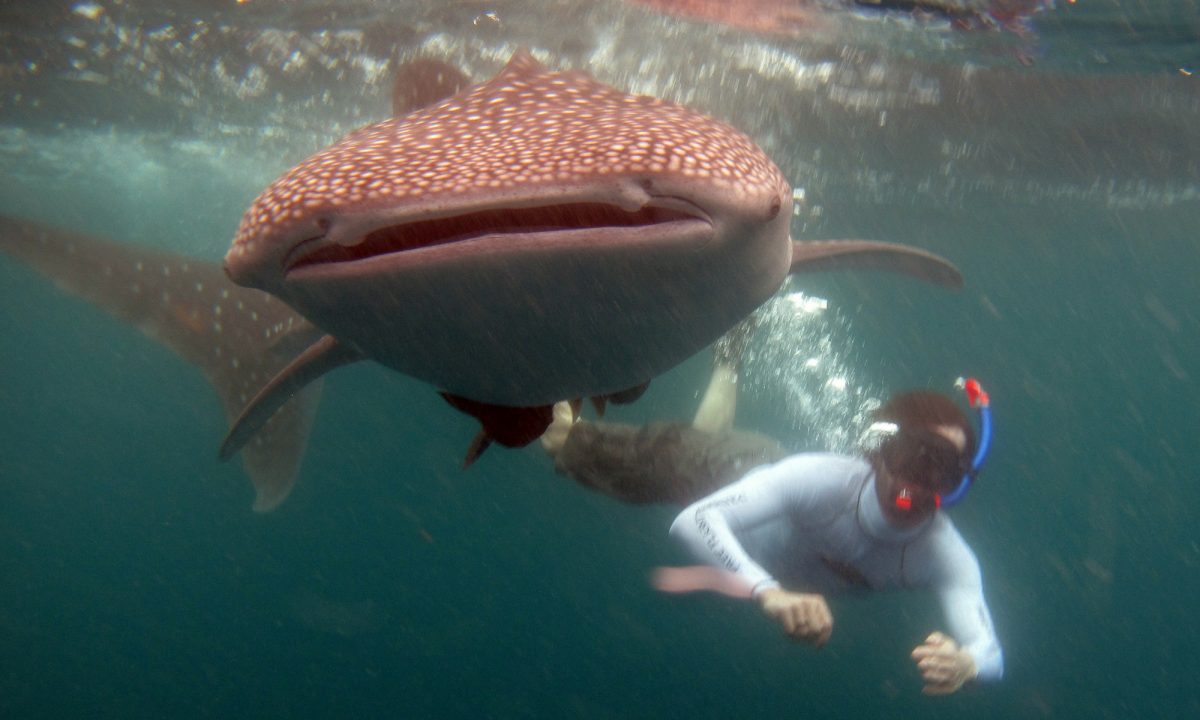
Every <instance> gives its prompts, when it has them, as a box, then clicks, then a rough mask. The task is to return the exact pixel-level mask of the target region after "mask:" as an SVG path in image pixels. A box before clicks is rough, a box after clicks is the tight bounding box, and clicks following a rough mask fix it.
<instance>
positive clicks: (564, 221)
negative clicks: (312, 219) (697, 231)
mask: <svg viewBox="0 0 1200 720" xmlns="http://www.w3.org/2000/svg"><path fill="white" fill-rule="evenodd" d="M697 219H702V218H698V217H697V216H696V215H692V214H688V213H686V212H682V211H679V210H675V209H671V208H664V207H655V206H650V205H648V206H645V207H642V208H640V209H638V210H636V211H634V212H629V211H627V210H623V209H621V208H620V207H617V206H616V205H608V204H604V203H568V204H564V205H547V206H541V207H526V208H499V209H494V210H482V211H480V212H474V213H465V214H463V215H453V216H450V217H444V218H436V219H434V220H422V221H420V222H413V223H405V224H401V225H390V226H388V227H384V228H380V229H378V230H375V231H373V232H371V233H369V234H368V235H367V236H366V237H365V238H363V241H362V242H360V243H357V244H355V245H350V246H343V245H332V244H331V245H325V246H323V247H321V248H318V249H316V250H314V251H313V252H311V253H307V254H305V255H304V256H302V257H300V258H298V259H297V260H296V261H295V262H292V263H290V265H289V266H288V268H287V269H288V271H289V272H290V271H292V270H296V269H297V268H301V267H305V266H308V265H321V264H330V263H342V262H352V261H354V260H362V259H364V258H370V257H377V256H379V255H389V254H392V253H398V252H405V251H407V250H418V249H421V248H428V247H433V246H435V245H445V244H448V243H455V242H462V241H464V240H470V239H471V238H476V237H480V236H483V235H505V234H518V233H520V234H533V233H544V232H561V231H565V230H585V229H589V228H622V227H649V226H652V225H661V224H664V223H671V222H681V221H690V220H697Z"/></svg>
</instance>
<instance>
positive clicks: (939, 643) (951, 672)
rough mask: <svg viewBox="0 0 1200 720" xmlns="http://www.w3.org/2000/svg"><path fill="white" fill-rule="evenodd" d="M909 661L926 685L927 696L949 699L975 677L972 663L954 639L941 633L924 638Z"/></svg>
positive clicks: (973, 662)
mask: <svg viewBox="0 0 1200 720" xmlns="http://www.w3.org/2000/svg"><path fill="white" fill-rule="evenodd" d="M912 659H913V660H914V661H916V663H917V668H918V669H919V670H920V671H921V679H922V680H924V681H925V688H924V690H923V692H924V693H925V694H926V695H949V694H950V693H952V692H955V691H956V690H958V689H959V688H960V687H962V686H963V683H965V682H966V681H968V680H970V679H971V678H973V677H975V659H974V658H973V657H971V654H970V653H969V652H967V651H966V650H963V649H962V648H960V647H959V646H958V643H956V642H954V639H953V638H951V637H950V636H948V635H945V634H943V633H940V632H935V633H932V634H931V635H930V636H929V637H927V638H925V642H924V643H922V644H921V645H918V646H917V647H916V649H914V650H913V651H912Z"/></svg>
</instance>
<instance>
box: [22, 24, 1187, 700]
mask: <svg viewBox="0 0 1200 720" xmlns="http://www.w3.org/2000/svg"><path fill="white" fill-rule="evenodd" d="M736 4H737V5H739V6H742V7H746V8H757V10H758V12H757V14H754V15H753V17H755V18H757V19H758V22H757V24H755V23H748V24H733V23H731V22H730V19H729V18H728V17H721V18H714V17H711V16H706V15H704V14H696V13H694V12H689V11H692V10H696V9H698V8H699V9H703V8H704V6H705V4H704V3H699V2H684V1H683V0H680V2H666V1H656V2H641V1H639V2H633V1H630V2H624V1H621V0H603V1H594V0H539V1H525V2H519V1H517V0H499V1H497V2H487V3H484V2H476V1H475V0H444V1H430V2H416V1H407V2H405V1H399V0H397V1H394V2H384V1H382V0H380V1H379V2H342V3H338V2H315V1H314V0H295V1H288V0H244V1H242V0H227V1H222V2H196V1H191V2H187V1H183V0H173V1H168V2H161V1H160V2H149V1H143V0H124V1H121V0H82V1H80V2H58V3H54V2H46V3H40V2H39V3H11V4H6V5H5V6H4V7H2V8H0V161H2V166H0V214H3V215H9V216H17V217H23V218H28V219H31V220H37V221H39V222H43V223H48V224H52V225H57V226H61V227H64V228H69V229H71V230H74V231H76V232H81V233H88V234H94V235H99V236H105V237H109V238H113V239H116V240H118V241H120V242H122V243H128V244H130V245H132V246H151V247H155V248H159V249H166V250H170V251H172V252H176V253H182V254H186V255H190V256H194V257H196V258H201V259H205V260H209V261H219V260H220V258H221V257H222V255H223V253H224V252H225V250H226V249H227V248H228V246H229V243H230V241H231V239H232V237H233V235H234V231H235V229H236V227H237V224H238V222H239V220H240V219H241V216H242V213H243V212H244V211H245V209H246V207H247V206H248V205H249V204H250V202H251V201H252V200H253V199H254V197H255V196H256V195H257V194H258V192H260V191H261V190H262V188H264V187H265V186H266V185H267V184H269V183H270V182H271V181H272V180H273V179H274V178H276V177H277V176H278V175H279V174H281V173H282V172H284V171H285V170H287V169H288V168H290V167H292V166H294V165H295V164H296V163H297V162H299V161H300V160H302V159H303V158H305V157H307V156H309V155H310V154H312V153H313V152H315V151H317V150H319V149H320V148H322V147H324V146H325V145H327V144H329V143H330V142H332V141H334V140H336V139H337V138H339V137H341V136H342V135H344V134H345V133H347V132H349V131H351V130H353V129H354V128H356V127H359V126H361V125H363V124H366V123H368V122H374V121H376V120H379V119H382V118H385V117H387V115H388V114H389V112H390V108H391V94H392V79H393V75H394V72H395V70H396V68H397V66H398V65H399V64H400V63H403V62H404V61H406V60H408V59H412V58H418V57H421V58H434V59H438V60H442V61H444V62H447V63H449V64H451V65H454V66H456V67H458V68H460V69H462V70H463V71H464V72H465V73H466V74H467V75H468V76H469V77H471V78H472V79H473V80H475V81H480V80H483V79H486V78H488V77H491V76H492V75H493V74H494V73H495V72H496V71H497V70H498V69H499V68H500V67H501V66H502V65H503V63H504V62H505V61H506V60H507V59H508V57H509V56H511V55H512V53H513V52H514V51H515V50H517V49H518V48H521V47H526V48H529V49H530V50H531V51H532V52H533V53H534V55H535V56H536V57H537V58H538V59H539V60H541V61H543V62H545V63H546V64H548V65H549V66H551V67H554V68H562V69H567V68H573V69H581V70H585V71H586V72H588V73H590V74H591V75H593V76H595V77H596V78H598V79H599V80H601V81H603V82H606V83H610V84H612V85H614V86H616V87H619V88H621V89H623V90H628V91H632V92H638V93H645V94H652V95H656V96H659V97H664V98H668V99H671V100H675V101H678V102H682V103H685V104H687V105H689V106H691V107H694V108H697V109H699V110H701V111H703V112H705V113H707V114H710V115H713V116H715V117H717V118H720V119H722V120H725V121H727V122H729V123H731V124H733V125H735V126H736V127H738V128H740V129H742V130H743V131H745V132H746V133H747V134H749V135H750V136H751V137H752V138H754V140H755V141H757V142H758V143H759V144H760V145H761V146H762V147H763V148H764V149H765V150H766V152H767V153H768V154H769V155H771V156H772V158H773V159H774V160H775V161H776V163H777V164H778V165H779V166H780V167H781V169H782V170H783V172H784V174H785V175H786V176H787V177H788V179H789V181H790V182H791V183H792V185H793V186H794V187H795V188H796V199H797V204H796V209H795V217H794V218H793V224H792V233H793V236H794V237H796V238H801V239H803V238H814V239H815V238H836V237H862V238H871V239H878V240H888V241H893V242H901V243H906V244H910V245H914V246H917V247H920V248H923V249H926V250H929V251H932V252H936V253H938V254H941V255H943V256H945V257H946V258H948V259H950V260H951V261H953V262H954V263H955V264H956V265H957V266H958V267H960V268H961V269H962V271H963V274H964V276H965V278H966V286H965V289H963V290H962V291H960V292H951V291H946V290H942V289H938V288H933V287H930V286H926V285H923V284H918V283H915V282H912V281H910V280H907V279H904V278H898V277H894V276H890V275H883V274H871V273H860V274H832V273H831V274H826V275H802V276H799V277H796V278H793V279H792V280H791V281H790V282H789V285H788V287H787V288H785V289H784V290H783V291H782V292H781V294H780V295H779V297H777V298H776V299H774V300H772V301H771V302H770V303H768V305H767V306H766V307H765V308H764V309H763V310H762V311H761V313H762V318H763V322H761V323H760V327H759V331H758V334H757V336H756V338H755V339H754V342H753V345H752V349H751V354H750V356H749V360H748V363H747V367H746V369H745V375H746V378H745V383H746V389H747V392H746V394H745V396H744V400H743V402H742V403H741V404H740V406H739V409H738V413H739V414H738V424H739V425H741V426H743V427H747V428H754V429H757V430H761V431H764V432H767V433H769V434H771V435H773V436H775V437H777V438H779V439H780V440H782V441H784V442H785V443H786V444H787V445H789V446H791V447H794V448H797V449H821V448H827V447H835V448H838V449H843V450H846V449H850V448H851V447H852V445H853V441H854V439H855V437H856V435H855V433H854V432H851V431H849V430H848V428H849V427H851V426H854V425H855V424H856V423H860V422H861V420H862V417H863V413H864V411H865V410H866V409H869V408H870V407H871V406H872V403H874V402H877V401H878V399H879V398H882V397H884V396H886V394H888V393H890V392H892V391H895V390H899V389H902V388H908V387H914V386H929V387H933V388H935V389H942V390H945V391H947V392H951V391H952V383H953V382H954V379H955V378H956V377H957V376H959V375H966V374H969V375H973V376H975V377H978V378H979V379H980V380H981V381H982V382H983V383H984V385H985V386H986V387H987V389H988V390H989V392H990V395H991V398H992V408H993V413H994V418H995V433H996V435H995V442H994V446H993V449H992V453H991V455H990V457H989V458H988V465H987V467H986V469H985V470H984V472H983V473H982V474H981V476H980V478H979V480H978V481H977V482H976V484H975V487H974V488H973V489H972V491H971V493H970V495H969V497H968V498H967V500H966V501H965V502H964V503H963V504H962V505H960V506H957V507H955V508H954V510H953V511H952V512H953V519H954V522H955V524H956V526H957V527H958V529H959V530H960V532H961V533H962V534H963V536H964V537H965V538H966V540H967V541H968V543H970V545H971V546H972V548H973V549H974V550H975V552H976V554H977V555H978V557H979V561H980V564H981V566H982V569H983V574H984V590H985V593H986V595H987V599H988V602H989V606H990V609H991V612H992V615H993V619H994V621H995V624H996V628H997V632H998V634H999V637H1000V640H1001V642H1002V644H1003V646H1004V651H1005V676H1004V679H1003V680H1002V681H1001V682H999V683H996V684H990V685H979V686H976V687H970V688H967V689H965V690H964V691H963V692H961V693H958V694H956V695H953V696H949V697H941V698H930V697H926V696H923V695H922V694H921V682H920V678H919V674H918V672H917V670H916V668H915V667H914V665H913V663H912V662H911V661H910V660H909V658H908V654H909V652H910V650H911V649H912V648H913V647H914V646H916V645H917V644H918V643H920V642H921V641H922V640H923V639H924V637H925V636H926V635H927V634H928V633H929V632H930V631H932V630H934V629H937V628H938V627H940V625H941V616H940V613H939V612H938V609H937V607H936V603H935V602H933V598H931V597H929V596H926V595H921V594H904V593H901V594H887V595H879V596H871V597H865V596H864V597H839V598H833V599H831V609H832V611H833V614H834V618H835V629H834V633H833V636H832V640H831V641H830V642H829V644H828V645H827V646H826V647H825V648H824V649H822V650H820V651H814V650H813V649H811V648H809V647H806V646H799V645H794V644H792V643H790V642H788V641H787V640H786V639H785V638H784V637H783V636H782V635H781V633H780V632H779V631H778V628H777V627H776V626H775V625H774V624H773V623H771V622H770V621H768V620H767V619H766V618H765V617H764V616H762V614H761V612H760V611H759V610H758V609H757V608H756V607H754V606H753V605H751V604H747V603H743V602H739V601H735V600H731V599H728V598H724V597H717V596H687V597H678V596H664V595H660V594H658V593H656V591H654V590H653V589H652V588H651V587H650V586H649V584H648V582H647V578H648V575H649V573H650V571H651V570H652V569H653V568H654V567H655V566H658V565H667V564H682V563H686V562H688V558H687V557H686V556H685V555H684V553H683V551H682V550H681V549H680V548H678V547H676V546H675V545H673V544H672V543H671V542H669V541H668V538H667V528H668V527H669V525H670V523H671V521H672V520H673V518H674V516H675V513H676V509H674V508H670V507H630V506H624V505H621V504H619V503H617V502H615V501H613V500H611V499H609V498H607V497H603V496H600V495H596V494H593V493H590V492H588V491H587V490H585V489H584V488H582V487H579V486H576V485H574V484H572V483H570V482H569V481H568V480H566V479H564V478H563V477H561V476H559V475H556V474H555V473H554V470H553V465H552V463H551V462H550V461H549V460H548V459H547V458H546V457H545V456H544V455H543V454H542V451H541V450H540V448H538V447H537V445H536V444H534V445H532V446H530V447H528V448H525V449H522V450H518V451H513V450H507V449H503V448H494V449H492V450H490V451H489V452H488V453H487V454H486V455H484V456H483V457H482V458H481V459H480V460H479V461H478V462H476V463H475V465H474V466H472V467H471V468H469V469H468V470H466V471H463V470H461V469H460V465H461V462H462V458H463V455H464V452H465V451H466V448H467V446H468V444H469V442H470V440H471V438H472V436H473V435H474V433H475V431H476V429H477V425H476V424H475V423H474V421H472V420H471V419H470V418H468V417H466V416H464V415H461V414H459V413H457V412H455V411H453V410H452V409H451V408H449V407H448V406H447V405H446V404H445V403H444V402H443V401H442V400H441V399H440V398H439V397H438V396H437V394H436V393H435V392H434V391H433V390H434V389H433V388H431V387H429V386H427V385H425V384H422V383H420V382H418V381H416V380H413V379H410V378H407V377H404V376H402V375H399V374H398V373H395V372H392V371H389V370H386V369H384V368H382V367H381V366H378V365H373V364H358V365H354V366H350V367H347V368H345V369H342V370H339V371H338V372H336V373H333V374H332V375H330V376H329V377H328V378H327V380H326V382H325V388H324V394H323V398H322V401H321V406H320V409H319V414H318V415H317V418H316V422H315V425H314V427H313V431H312V434H311V437H310V439H309V443H308V450H307V454H306V456H305V458H304V461H303V465H302V468H301V471H300V475H299V478H298V481H297V484H296V487H295V489H294V490H293V492H292V494H291V495H290V497H289V498H288V499H287V500H286V501H285V502H284V503H283V504H282V505H281V506H280V507H279V508H278V509H276V510H274V511H272V512H270V513H265V514H260V513H254V512H252V510H251V503H252V501H253V497H254V495H253V490H252V488H251V485H250V483H249V482H248V480H247V478H246V475H245V474H244V473H243V471H242V469H241V467H240V464H239V463H237V462H230V463H221V462H219V461H218V460H217V448H218V446H219V445H220V442H221V440H222V438H223V437H224V434H225V431H226V422H225V418H224V416H223V414H222V409H221V406H220V403H219V402H218V401H217V398H216V396H215V394H214V393H213V392H212V390H211V388H210V386H209V385H208V384H207V383H206V382H205V380H204V378H203V377H202V376H201V374H200V373H199V372H197V370H196V369H195V368H194V367H193V366H192V365H189V364H188V363H187V362H185V361H184V360H182V359H180V358H179V357H177V356H176V355H174V354H173V353H172V352H171V351H169V350H167V349H166V348H164V347H163V346H162V345H159V344H158V343H156V342H154V341H152V340H150V339H148V338H147V337H145V336H144V335H142V334H141V333H140V332H138V330H137V329H135V328H132V327H130V326H128V325H126V324H124V323H122V322H120V321H118V320H115V319H113V318H111V317H110V316H109V315H107V314H106V313H105V312H104V311H103V310H100V309H98V308H96V307H93V306H91V305H88V304H86V303H84V302H81V301H79V300H78V299H77V298H74V297H72V296H69V295H67V294H65V293H63V292H61V291H58V290H56V289H55V288H54V286H53V285H52V284H50V283H48V282H46V281H45V280H44V279H43V278H42V277H41V276H40V275H38V274H36V273H35V272H33V271H31V270H30V269H29V268H27V267H26V266H24V265H22V264H20V263H18V262H16V261H14V260H12V259H10V258H8V257H6V256H0V410H2V412H0V716H3V717H11V718H73V717H89V718H91V717H115V718H135V717H173V718H190V717H254V718H324V717H406V718H407V717H436V718H457V717H463V718H467V717H470V718H478V717H493V718H526V717H571V718H626V717H630V718H644V717H691V718H728V717H734V718H736V717H749V716H764V715H772V716H792V717H796V716H799V717H805V718H910V717H916V716H917V715H918V714H920V715H921V716H924V717H931V718H940V717H945V718H949V717H964V716H968V715H969V716H970V717H974V718H978V719H980V720H982V719H983V718H1089V719H1090V718H1129V717H1138V718H1194V717H1200V689H1197V685H1196V681H1195V678H1196V677H1197V675H1198V674H1200V653H1198V652H1197V649H1196V648H1197V646H1200V624H1198V623H1197V621H1196V614H1195V607H1196V598H1197V597H1198V596H1200V531H1198V530H1197V527H1200V482H1197V480H1198V476H1197V468H1200V448H1198V445H1197V441H1196V435H1197V430H1198V429H1200V411H1198V410H1197V408H1198V407H1200V387H1198V385H1197V382H1198V380H1200V341H1198V340H1197V338H1198V337H1200V284H1198V283H1197V278H1198V277H1200V245H1198V242H1197V240H1198V237H1197V228H1200V3H1197V2H1196V0H1153V1H1151V0H1142V1H1129V0H1076V1H1074V2H1068V1H1066V0H1058V2H1057V3H1043V2H1008V3H1005V2H995V3H987V2H969V1H967V0H963V1H962V2H955V1H954V0H947V1H946V2H929V3H922V5H927V6H928V8H927V9H926V10H924V11H922V12H919V13H916V14H912V13H908V12H904V11H900V10H892V11H884V10H881V9H879V8H876V7H867V5H871V3H855V2H850V1H847V2H835V1H834V0H823V1H820V2H817V1H814V2H808V3H806V2H802V1H796V2H791V3H781V2H776V1H775V0H759V1H758V2H751V1H749V0H740V1H739V2H738V3H736ZM885 4H886V3H885ZM893 4H897V3H893ZM898 4H900V5H906V4H907V5H911V4H912V3H898ZM1001 6H1007V7H1017V6H1020V8H1021V10H1022V11H1023V12H1022V13H1020V14H1019V17H1017V18H1015V19H1013V20H1011V21H1006V22H999V21H996V20H994V18H993V19H992V20H989V19H988V18H992V16H991V15H988V11H989V9H995V8H999V7H1001ZM946 8H949V10H946ZM956 8H957V9H956ZM963 8H966V9H965V10H963ZM943 10H945V11H943ZM951 10H952V11H953V12H951ZM964 12H965V13H968V15H967V16H966V17H968V18H969V22H968V21H964V20H963V17H964V15H963V14H962V13H964ZM762 18H765V20H762ZM764 23H765V25H764ZM470 351H471V349H470V348H463V352H464V353H469V352H470ZM709 362H710V356H709V355H708V353H703V354H701V355H700V356H697V357H694V358H692V359H690V360H688V361H687V362H685V363H684V364H683V365H681V366H679V367H678V368H676V369H675V370H672V371H671V372H670V373H668V374H666V375H665V376H663V377H660V378H656V379H655V380H654V382H653V383H652V384H651V386H650V388H649V390H648V392H647V394H646V395H645V396H644V397H643V398H642V399H641V400H639V401H638V402H637V403H634V404H632V405H628V406H622V407H616V408H613V409H611V411H610V412H611V416H612V417H615V418H616V419H619V420H623V421H627V422H648V421H651V420H660V419H672V418H673V419H687V418H689V417H690V416H691V414H692V413H693V412H694V410H695V406H696V404H697V402H698V395H699V391H700V390H701V389H702V387H703V385H704V383H705V381H706V378H707V372H708V369H709Z"/></svg>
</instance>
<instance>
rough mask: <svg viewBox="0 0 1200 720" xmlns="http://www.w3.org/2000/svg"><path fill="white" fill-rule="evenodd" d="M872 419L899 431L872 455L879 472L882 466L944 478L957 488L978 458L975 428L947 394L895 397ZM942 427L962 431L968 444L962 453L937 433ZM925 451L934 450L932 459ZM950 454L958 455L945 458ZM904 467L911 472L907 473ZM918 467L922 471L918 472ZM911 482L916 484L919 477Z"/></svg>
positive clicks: (911, 393)
mask: <svg viewBox="0 0 1200 720" xmlns="http://www.w3.org/2000/svg"><path fill="white" fill-rule="evenodd" d="M873 418H874V420H875V421H876V422H888V423H895V424H896V426H897V427H898V429H899V432H898V433H897V434H896V435H894V436H892V437H890V438H888V439H886V440H885V441H884V442H883V443H881V444H880V445H879V447H877V448H876V449H874V450H872V451H871V452H870V453H869V459H870V460H871V462H872V464H875V465H876V470H878V469H879V467H878V466H879V464H881V463H882V464H883V465H886V466H887V467H888V469H889V470H892V471H893V472H900V473H902V474H914V475H921V476H925V477H930V476H935V477H936V476H943V477H944V481H945V482H951V483H953V485H957V483H958V481H959V479H961V478H962V476H963V474H965V473H966V472H967V471H969V469H970V467H971V465H970V463H971V458H973V457H974V456H975V443H976V440H975V428H974V427H972V425H971V421H970V420H969V419H968V418H967V416H966V414H965V413H964V412H963V411H962V408H961V407H960V406H959V404H958V403H956V402H954V401H953V400H951V399H950V398H948V397H946V396H945V395H942V394H940V393H935V392H931V391H929V390H912V391H909V392H904V393H900V394H898V395H893V396H892V397H891V399H889V400H888V401H887V402H886V403H884V404H883V405H882V406H881V407H880V408H879V409H878V410H876V411H875V412H874V413H873ZM940 426H949V427H956V428H959V429H961V430H962V432H963V437H964V438H965V440H966V444H965V445H964V446H963V449H962V451H961V452H958V451H956V450H955V448H954V447H953V443H951V442H950V441H949V440H946V439H945V438H943V437H942V436H941V435H939V434H937V432H936V428H938V427H940ZM925 449H929V450H933V451H934V452H933V456H932V457H926V452H925ZM939 449H940V451H939ZM950 454H956V456H955V457H952V458H951V457H946V455H950ZM917 455H920V457H917ZM938 455H941V456H942V457H937V456H938ZM930 463H932V464H933V465H932V466H931V465H930ZM935 466H936V467H935ZM905 468H908V469H909V470H910V471H912V472H911V473H906V472H905ZM918 468H920V469H921V470H919V471H918ZM909 479H910V480H913V481H916V480H918V479H919V478H917V477H910V478H909Z"/></svg>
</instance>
